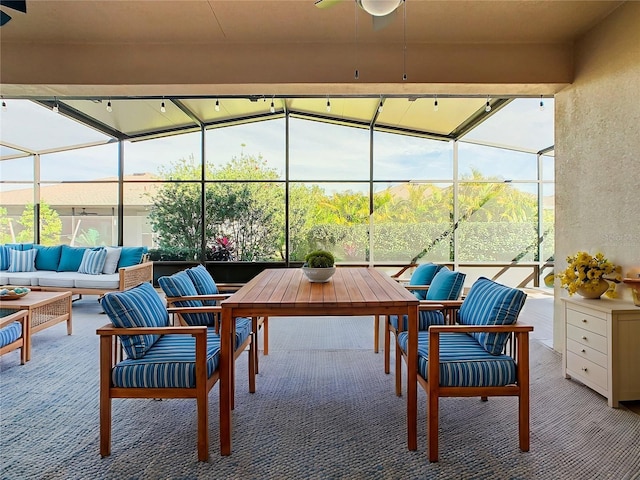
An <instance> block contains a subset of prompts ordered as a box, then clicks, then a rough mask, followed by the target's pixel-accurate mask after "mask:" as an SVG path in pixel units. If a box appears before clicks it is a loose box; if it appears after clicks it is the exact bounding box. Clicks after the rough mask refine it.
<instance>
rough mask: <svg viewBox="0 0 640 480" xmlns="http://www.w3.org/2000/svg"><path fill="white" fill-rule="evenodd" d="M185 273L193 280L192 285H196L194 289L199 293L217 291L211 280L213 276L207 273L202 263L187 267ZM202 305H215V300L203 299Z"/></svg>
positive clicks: (206, 293)
mask: <svg viewBox="0 0 640 480" xmlns="http://www.w3.org/2000/svg"><path fill="white" fill-rule="evenodd" d="M187 275H189V278H190V279H191V281H192V282H193V286H194V287H196V291H197V292H198V294H199V295H215V294H217V293H219V291H218V286H217V285H216V282H215V281H214V280H213V277H212V276H211V275H210V274H209V272H208V271H207V269H206V268H205V267H204V265H198V266H196V267H192V268H189V269H187ZM202 303H203V304H204V305H217V302H216V301H215V300H203V302H202Z"/></svg>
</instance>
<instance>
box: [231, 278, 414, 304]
mask: <svg viewBox="0 0 640 480" xmlns="http://www.w3.org/2000/svg"><path fill="white" fill-rule="evenodd" d="M417 303H418V300H417V299H416V297H415V296H414V295H413V294H412V293H411V292H409V291H407V289H405V288H404V287H402V286H401V285H399V284H398V283H397V282H395V281H394V280H393V279H392V278H390V277H389V276H388V275H386V274H384V273H382V272H380V271H378V270H375V269H373V268H361V267H358V268H347V267H339V268H336V273H335V274H334V275H333V277H332V278H331V280H329V281H328V282H325V283H312V282H309V280H307V277H305V276H304V274H303V272H302V269H300V268H274V269H267V270H264V271H262V272H261V273H260V274H259V275H257V276H256V277H254V278H253V279H252V280H251V281H250V282H248V283H247V284H246V285H245V286H244V287H243V288H241V289H240V290H239V291H238V292H236V293H235V294H233V295H232V296H231V297H229V298H228V299H226V300H224V301H223V302H222V306H223V307H232V308H242V307H247V306H251V307H252V308H255V309H256V310H259V309H261V308H265V309H270V308H292V309H297V308H304V309H316V308H317V309H326V308H328V307H335V308H358V307H367V306H370V305H377V306H379V307H405V308H406V307H407V306H408V305H412V304H417Z"/></svg>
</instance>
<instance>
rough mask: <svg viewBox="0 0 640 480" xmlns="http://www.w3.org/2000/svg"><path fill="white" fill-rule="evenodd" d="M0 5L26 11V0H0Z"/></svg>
mask: <svg viewBox="0 0 640 480" xmlns="http://www.w3.org/2000/svg"><path fill="white" fill-rule="evenodd" d="M0 6H3V7H7V8H13V9H14V10H17V11H19V12H22V13H27V0H0ZM5 15H6V14H5ZM9 18H11V17H9Z"/></svg>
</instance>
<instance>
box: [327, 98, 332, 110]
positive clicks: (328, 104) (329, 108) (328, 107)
mask: <svg viewBox="0 0 640 480" xmlns="http://www.w3.org/2000/svg"><path fill="white" fill-rule="evenodd" d="M330 111H331V102H330V101H329V98H327V112H330Z"/></svg>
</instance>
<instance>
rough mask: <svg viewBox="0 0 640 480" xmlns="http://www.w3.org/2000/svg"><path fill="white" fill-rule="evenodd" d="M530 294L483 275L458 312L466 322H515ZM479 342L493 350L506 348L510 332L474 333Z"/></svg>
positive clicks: (509, 323) (484, 323) (493, 351)
mask: <svg viewBox="0 0 640 480" xmlns="http://www.w3.org/2000/svg"><path fill="white" fill-rule="evenodd" d="M526 298H527V294H526V293H524V292H523V291H521V290H518V289H517V288H511V287H507V286H505V285H501V284H499V283H496V282H494V281H493V280H489V279H488V278H485V277H480V278H478V280H476V281H475V282H474V284H473V285H472V286H471V289H470V290H469V294H468V295H467V297H466V298H465V300H464V302H462V306H461V307H460V311H459V312H458V322H459V323H460V324H462V325H513V324H514V323H516V320H517V319H518V315H519V314H520V310H521V309H522V306H523V305H524V302H525V300H526ZM472 335H473V336H474V337H475V338H476V340H477V341H478V343H479V344H480V345H482V347H483V348H484V349H485V350H486V351H487V352H489V353H491V354H493V355H498V354H499V353H502V351H503V350H504V345H505V343H506V342H507V339H508V338H509V334H508V333H484V332H483V333H474V334H472Z"/></svg>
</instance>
